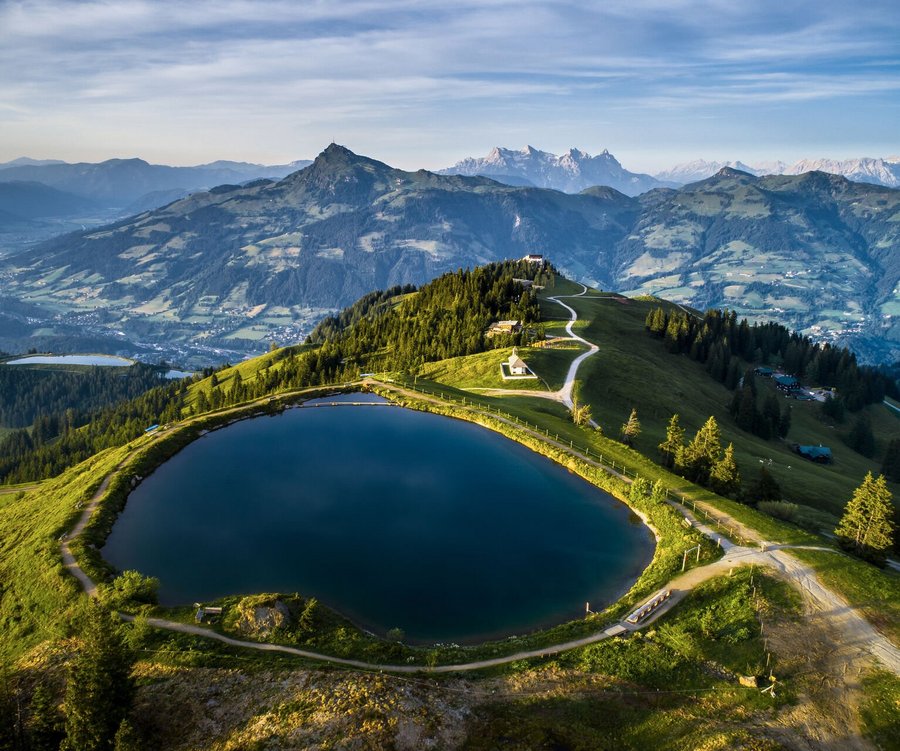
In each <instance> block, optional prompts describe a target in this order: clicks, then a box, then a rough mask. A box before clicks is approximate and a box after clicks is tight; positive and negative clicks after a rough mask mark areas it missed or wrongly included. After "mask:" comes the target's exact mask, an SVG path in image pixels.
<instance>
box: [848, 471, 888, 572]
mask: <svg viewBox="0 0 900 751" xmlns="http://www.w3.org/2000/svg"><path fill="white" fill-rule="evenodd" d="M893 517H894V505H893V499H892V497H891V491H890V490H888V487H887V483H886V482H885V479H884V475H879V476H878V479H877V480H876V479H873V478H872V473H871V472H869V473H867V474H866V477H865V479H864V480H863V483H862V485H860V486H859V487H858V488H857V489H856V490H855V491H854V493H853V497H852V498H851V499H850V501H849V502H848V503H847V507H846V509H845V511H844V515H843V517H841V521H840V524H838V526H837V529H835V530H834V533H835V534H836V535H837V537H838V540H839V541H840V543H841V545H842V546H843V547H845V548H847V549H848V550H850V551H852V552H853V553H855V554H856V555H858V556H860V557H861V558H865V559H867V560H870V561H872V562H874V563H878V564H879V565H883V564H884V562H885V560H886V558H887V553H888V551H889V550H890V549H891V546H892V545H893V533H894V520H893Z"/></svg>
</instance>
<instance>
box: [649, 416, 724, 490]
mask: <svg viewBox="0 0 900 751" xmlns="http://www.w3.org/2000/svg"><path fill="white" fill-rule="evenodd" d="M684 438H685V434H684V428H683V427H682V426H681V418H680V417H679V416H678V414H677V413H676V414H674V415H672V418H671V419H670V420H669V424H668V426H667V427H666V439H665V440H664V441H663V442H662V443H660V444H659V451H660V453H661V454H662V457H663V464H664V465H665V466H666V467H668V468H670V469H673V470H674V471H675V472H677V473H678V474H680V475H682V476H683V477H686V478H687V479H689V480H691V481H693V482H696V483H697V484H699V485H704V486H706V487H708V488H710V489H711V490H713V491H714V492H716V493H718V494H719V495H725V496H730V497H736V496H737V495H738V494H739V493H740V490H741V476H740V472H739V471H738V467H737V462H736V461H735V458H734V445H733V444H731V443H729V444H728V446H727V447H726V448H725V449H724V450H723V449H722V438H721V434H720V432H719V424H718V422H716V418H715V417H712V416H710V418H709V419H708V420H707V421H706V422H705V423H704V424H703V425H702V426H701V428H700V429H699V430H698V431H697V432H696V433H695V434H694V437H693V438H692V439H691V440H690V442H689V443H687V444H685V442H684Z"/></svg>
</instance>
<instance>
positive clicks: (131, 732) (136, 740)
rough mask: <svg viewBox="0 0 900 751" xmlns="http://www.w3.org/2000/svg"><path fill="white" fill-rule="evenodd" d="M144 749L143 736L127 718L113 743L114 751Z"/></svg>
mask: <svg viewBox="0 0 900 751" xmlns="http://www.w3.org/2000/svg"><path fill="white" fill-rule="evenodd" d="M143 748H144V744H143V743H142V742H141V736H140V734H139V733H138V731H137V730H135V727H134V725H132V724H131V723H130V722H129V721H128V719H127V718H126V719H124V720H122V722H121V723H120V724H119V729H118V730H117V731H116V737H115V739H114V741H113V751H141V749H143Z"/></svg>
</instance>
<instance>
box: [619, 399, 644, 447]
mask: <svg viewBox="0 0 900 751" xmlns="http://www.w3.org/2000/svg"><path fill="white" fill-rule="evenodd" d="M640 434H641V422H640V420H638V416H637V409H634V408H632V410H631V414H630V415H629V416H628V421H627V422H626V423H624V424H623V425H622V441H623V442H624V443H625V445H626V446H631V445H632V444H633V443H634V439H635V438H637V437H638V436H639V435H640Z"/></svg>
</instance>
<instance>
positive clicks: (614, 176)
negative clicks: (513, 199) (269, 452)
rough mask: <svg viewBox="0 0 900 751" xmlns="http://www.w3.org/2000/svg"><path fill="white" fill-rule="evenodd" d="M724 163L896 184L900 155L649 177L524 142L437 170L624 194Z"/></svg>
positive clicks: (682, 167)
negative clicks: (598, 187)
mask: <svg viewBox="0 0 900 751" xmlns="http://www.w3.org/2000/svg"><path fill="white" fill-rule="evenodd" d="M725 167H730V168H731V169H736V170H740V171H741V172H748V173H750V174H751V175H757V176H762V175H801V174H803V173H804V172H829V173H831V174H834V175H842V176H844V177H846V178H847V179H848V180H853V181H855V182H864V183H872V184H874V185H885V186H887V187H890V188H897V187H900V157H886V158H878V159H870V158H862V159H845V160H835V159H802V160H800V161H797V162H794V163H793V164H787V163H785V162H780V161H764V162H754V163H753V164H745V163H744V162H740V161H730V162H717V161H707V160H705V159H696V160H694V161H691V162H684V163H682V164H677V165H675V166H674V167H671V168H670V169H667V170H663V171H662V172H658V173H656V174H655V175H652V176H651V175H646V174H639V173H635V172H629V171H628V170H627V169H625V168H624V167H623V166H622V165H621V164H620V163H619V161H618V160H617V159H616V158H615V157H614V156H613V155H612V154H610V153H609V152H608V151H606V150H604V151H603V152H602V153H600V154H598V155H597V156H591V155H590V154H588V153H586V152H584V151H580V150H579V149H569V151H567V152H566V153H565V154H563V155H561V156H557V155H556V154H551V153H549V152H546V151H540V150H539V149H536V148H534V147H533V146H526V147H525V148H524V149H521V150H519V151H516V150H513V149H504V148H501V147H499V146H497V147H495V148H494V149H493V150H491V152H490V153H489V154H488V155H487V156H485V157H469V158H467V159H463V160H462V161H460V162H457V163H456V164H455V165H453V166H452V167H448V168H446V169H442V170H439V171H438V172H439V174H443V175H471V176H474V175H482V176H485V177H491V178H493V179H494V180H497V181H498V182H502V183H505V184H507V185H515V186H530V187H537V188H553V189H554V190H561V191H564V192H566V193H578V192H580V191H582V190H585V189H586V188H590V187H591V186H594V185H606V186H609V187H612V188H615V189H616V190H618V191H620V192H622V193H624V194H625V195H628V196H636V195H640V194H641V193H645V192H647V191H648V190H652V189H653V188H661V187H670V188H673V187H680V186H682V185H687V184H688V183H692V182H697V181H698V180H705V179H706V178H707V177H711V176H712V175H714V174H716V172H718V171H719V170H721V169H723V168H725Z"/></svg>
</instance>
